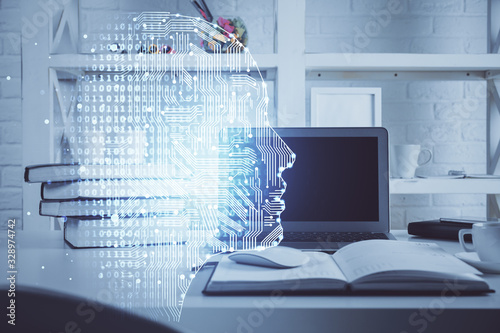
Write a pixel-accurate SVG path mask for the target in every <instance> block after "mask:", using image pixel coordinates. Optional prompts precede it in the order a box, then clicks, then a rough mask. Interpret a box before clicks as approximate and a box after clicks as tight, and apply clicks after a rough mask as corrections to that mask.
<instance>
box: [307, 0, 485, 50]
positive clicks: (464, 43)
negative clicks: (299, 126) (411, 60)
mask: <svg viewBox="0 0 500 333" xmlns="http://www.w3.org/2000/svg"><path fill="white" fill-rule="evenodd" d="M389 3H395V4H396V6H395V7H396V10H391V11H389V10H390V9H391V8H390V6H389V5H388V4H389ZM486 7H487V1H486V0H470V1H469V0H392V2H391V1H388V0H351V1H345V0H306V51H307V52H309V53H318V52H342V50H343V48H345V47H351V48H354V49H357V52H368V53H369V52H383V53H387V52H401V53H405V52H406V53H484V52H486V39H485V38H484V37H485V32H486V10H487V8H486ZM382 13H384V14H385V15H382ZM387 14H389V15H387ZM377 22H380V24H378V23H377ZM363 36H364V37H365V38H366V37H368V38H367V39H363Z"/></svg>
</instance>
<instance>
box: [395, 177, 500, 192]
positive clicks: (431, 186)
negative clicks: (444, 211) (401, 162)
mask: <svg viewBox="0 0 500 333" xmlns="http://www.w3.org/2000/svg"><path fill="white" fill-rule="evenodd" d="M389 193H391V194H437V193H463V194H500V179H435V178H433V179H420V178H414V179H391V180H390V183H389Z"/></svg>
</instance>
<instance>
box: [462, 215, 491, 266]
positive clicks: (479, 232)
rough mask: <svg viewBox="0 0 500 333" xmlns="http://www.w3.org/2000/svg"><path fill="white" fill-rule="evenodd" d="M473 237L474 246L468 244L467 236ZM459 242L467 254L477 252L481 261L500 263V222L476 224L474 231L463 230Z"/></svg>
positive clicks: (473, 226) (473, 227)
mask: <svg viewBox="0 0 500 333" xmlns="http://www.w3.org/2000/svg"><path fill="white" fill-rule="evenodd" d="M468 234H470V235H472V244H466V243H465V241H464V236H465V235H468ZM458 240H459V241H460V245H461V246H462V249H464V251H466V252H477V255H478V256H479V259H481V261H486V262H494V263H500V222H485V223H475V224H474V225H472V229H462V230H460V231H459V233H458Z"/></svg>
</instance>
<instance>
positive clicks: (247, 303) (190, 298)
mask: <svg viewBox="0 0 500 333" xmlns="http://www.w3.org/2000/svg"><path fill="white" fill-rule="evenodd" d="M394 235H395V236H396V238H398V239H399V240H408V241H425V242H435V243H438V244H439V245H440V246H441V247H443V248H444V249H445V250H446V251H448V252H449V253H457V252H461V249H460V246H459V244H458V242H454V241H436V240H426V239H421V238H414V237H408V235H407V233H406V231H394ZM16 243H17V245H18V247H17V262H18V276H17V277H18V280H17V285H18V286H23V285H27V286H36V287H40V288H46V289H49V290H54V291H59V292H65V293H69V294H72V295H75V296H80V297H84V298H91V299H92V298H95V297H97V296H98V295H101V296H102V295H103V293H104V294H106V293H109V292H110V290H109V289H106V287H105V286H106V282H107V281H106V280H107V279H108V278H107V277H105V276H104V277H102V278H97V276H98V273H99V272H100V267H96V266H95V265H93V262H96V261H99V259H96V258H99V253H100V251H110V253H117V254H118V253H120V252H119V251H120V249H113V248H112V249H104V250H103V249H72V248H70V247H69V246H68V245H66V244H65V243H64V241H63V236H62V232H60V231H44V232H36V233H35V232H26V231H18V232H17V235H16ZM0 246H2V248H6V239H5V238H2V239H1V240H0ZM151 248H154V247H151ZM214 259H215V258H212V259H211V260H214ZM42 266H43V269H42ZM0 269H2V270H3V271H4V272H6V271H7V267H6V260H5V262H4V261H0ZM210 272H211V271H210V265H207V266H205V268H203V269H202V270H200V271H199V272H198V274H197V276H196V277H195V278H194V280H193V282H192V283H191V286H190V287H189V290H188V292H187V294H186V297H185V299H184V307H183V310H182V316H181V322H180V325H181V327H184V328H186V329H189V330H192V331H193V332H212V331H213V332H238V331H239V332H278V331H288V332H303V331H311V332H312V331H318V332H319V331H329V332H331V331H334V330H335V329H337V330H338V331H359V332H364V331H367V329H368V330H370V329H375V330H376V331H387V332H389V331H393V332H408V333H410V332H442V331H453V330H455V331H457V332H460V331H464V330H465V331H467V329H468V330H469V331H481V332H489V331H491V332H498V328H500V315H499V314H500V294H499V292H500V275H489V274H485V275H484V278H485V279H486V280H487V282H488V283H489V285H490V286H491V288H492V289H495V290H497V292H496V293H493V294H490V295H485V296H462V297H448V296H442V297H440V296H404V297H403V296H283V295H280V294H279V292H276V294H273V295H269V296H205V295H203V294H202V293H201V290H202V289H203V287H204V286H205V284H206V281H207V280H208V276H209V274H210ZM186 274H189V271H186ZM91 276H94V277H96V278H93V279H89V277H91ZM120 288H126V286H125V287H123V286H121V287H120ZM115 291H119V290H112V291H111V292H115ZM104 301H107V302H109V304H110V305H114V306H117V307H121V304H120V300H119V299H114V298H109V299H106V298H104ZM150 306H151V305H150V304H148V303H147V302H142V303H138V304H137V305H136V306H134V307H132V308H129V309H127V311H131V312H134V313H136V314H139V315H142V316H145V317H148V318H151V316H152V311H151V310H152V309H151V308H150ZM153 314H154V316H155V320H159V321H167V319H166V317H162V316H161V315H158V313H153ZM468 325H469V326H468Z"/></svg>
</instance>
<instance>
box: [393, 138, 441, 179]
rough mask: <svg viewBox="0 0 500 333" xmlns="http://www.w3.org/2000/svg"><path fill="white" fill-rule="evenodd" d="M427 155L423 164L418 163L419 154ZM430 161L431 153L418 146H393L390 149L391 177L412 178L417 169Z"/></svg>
mask: <svg viewBox="0 0 500 333" xmlns="http://www.w3.org/2000/svg"><path fill="white" fill-rule="evenodd" d="M424 152H426V153H427V154H428V157H427V159H426V160H425V161H424V162H423V163H420V164H419V163H418V158H419V156H420V154H421V153H424ZM431 159H432V152H431V151H430V150H429V149H422V148H420V145H393V146H392V147H391V159H390V166H391V176H392V177H393V178H413V177H415V170H417V167H419V166H422V165H425V164H427V163H429V162H430V161H431Z"/></svg>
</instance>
